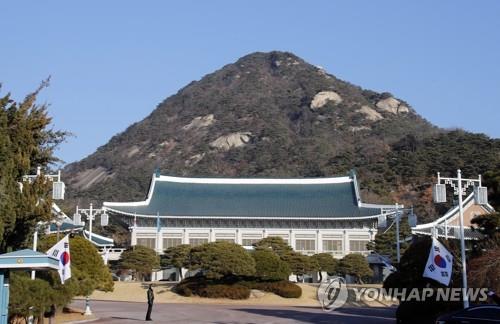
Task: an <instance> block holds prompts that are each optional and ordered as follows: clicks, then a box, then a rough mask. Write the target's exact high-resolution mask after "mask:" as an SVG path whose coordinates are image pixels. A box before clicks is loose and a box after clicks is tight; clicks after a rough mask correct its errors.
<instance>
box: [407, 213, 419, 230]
mask: <svg viewBox="0 0 500 324" xmlns="http://www.w3.org/2000/svg"><path fill="white" fill-rule="evenodd" d="M408 225H410V227H415V226H417V215H415V214H413V213H412V214H410V215H408Z"/></svg>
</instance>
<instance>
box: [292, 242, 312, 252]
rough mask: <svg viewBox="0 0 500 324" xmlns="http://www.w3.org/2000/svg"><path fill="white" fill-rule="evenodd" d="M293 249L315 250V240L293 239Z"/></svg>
mask: <svg viewBox="0 0 500 324" xmlns="http://www.w3.org/2000/svg"><path fill="white" fill-rule="evenodd" d="M295 250H297V251H315V250H316V241H315V240H295Z"/></svg>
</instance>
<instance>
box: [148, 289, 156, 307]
mask: <svg viewBox="0 0 500 324" xmlns="http://www.w3.org/2000/svg"><path fill="white" fill-rule="evenodd" d="M154 300H155V294H154V292H153V289H151V288H149V289H148V304H152V303H153V301H154Z"/></svg>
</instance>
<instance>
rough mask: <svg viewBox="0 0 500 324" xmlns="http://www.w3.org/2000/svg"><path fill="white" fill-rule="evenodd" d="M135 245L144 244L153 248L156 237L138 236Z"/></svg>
mask: <svg viewBox="0 0 500 324" xmlns="http://www.w3.org/2000/svg"><path fill="white" fill-rule="evenodd" d="M137 245H141V246H145V247H148V248H150V249H153V250H154V249H155V248H156V239H154V238H138V239H137Z"/></svg>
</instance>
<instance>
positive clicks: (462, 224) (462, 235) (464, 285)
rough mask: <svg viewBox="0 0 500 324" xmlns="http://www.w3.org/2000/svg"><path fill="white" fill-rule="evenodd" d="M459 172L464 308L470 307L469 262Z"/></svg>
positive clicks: (460, 175)
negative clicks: (468, 293) (468, 291)
mask: <svg viewBox="0 0 500 324" xmlns="http://www.w3.org/2000/svg"><path fill="white" fill-rule="evenodd" d="M457 173H458V206H459V207H458V208H459V213H460V215H459V217H460V255H461V258H462V286H463V289H464V290H463V293H462V297H463V302H464V308H467V307H469V296H468V295H467V264H466V259H465V238H464V208H463V202H462V171H461V170H460V169H458V170H457Z"/></svg>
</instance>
